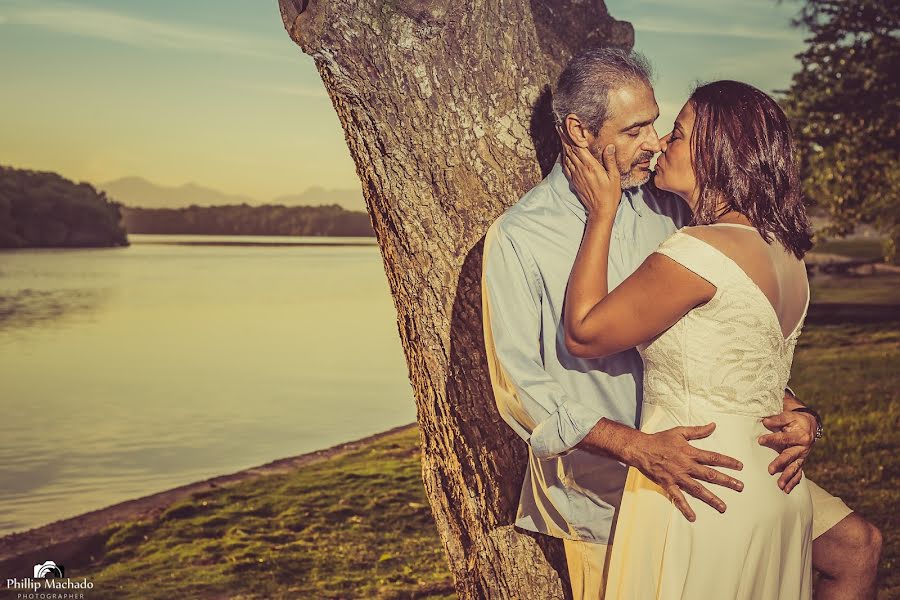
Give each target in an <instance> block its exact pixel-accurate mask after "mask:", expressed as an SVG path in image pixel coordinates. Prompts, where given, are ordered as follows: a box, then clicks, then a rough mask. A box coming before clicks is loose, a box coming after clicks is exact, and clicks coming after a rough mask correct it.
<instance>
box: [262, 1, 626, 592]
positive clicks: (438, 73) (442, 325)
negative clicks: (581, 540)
mask: <svg viewBox="0 0 900 600" xmlns="http://www.w3.org/2000/svg"><path fill="white" fill-rule="evenodd" d="M280 6H281V15H282V19H283V21H284V25H285V28H286V29H287V32H288V34H289V35H290V36H291V38H292V39H293V40H295V41H296V43H297V44H298V45H299V46H300V47H301V48H302V50H303V51H304V52H305V53H307V54H309V55H310V56H312V57H313V58H314V59H315V62H316V66H317V68H318V70H319V73H320V75H321V77H322V80H323V81H324V83H325V87H326V88H327V90H328V93H329V95H330V97H331V101H332V103H333V104H334V107H335V109H336V110H337V114H338V116H339V118H340V120H341V123H342V124H343V127H344V132H345V135H346V139H347V144H348V146H349V147H350V152H351V154H352V156H353V160H354V161H355V163H356V170H357V173H358V175H359V177H360V180H361V181H362V184H363V190H364V195H365V199H366V204H367V206H368V211H369V214H370V216H371V218H372V225H373V227H374V228H375V232H376V235H377V238H378V242H379V245H380V247H381V252H382V257H383V259H384V266H385V271H386V273H387V277H388V281H389V283H390V288H391V293H392V294H393V298H394V304H395V306H396V309H397V322H398V329H399V332H400V338H401V340H402V343H403V348H404V352H405V354H406V361H407V365H408V367H409V377H410V380H411V382H412V385H413V389H414V392H415V397H416V405H417V409H418V423H419V429H420V432H421V440H422V453H423V454H422V472H423V479H424V482H425V487H426V491H427V494H428V497H429V499H430V502H431V506H432V512H433V514H434V518H435V521H436V523H437V527H438V531H439V534H440V537H441V540H442V541H443V544H444V548H445V550H446V555H447V558H448V562H449V565H450V568H451V570H452V573H453V576H454V580H455V584H456V590H457V592H458V594H459V596H460V597H461V598H523V599H525V598H529V599H531V598H535V599H549V598H564V597H567V596H569V595H570V592H569V586H568V575H567V571H566V567H565V557H564V554H563V551H562V544H561V543H560V542H559V541H558V540H554V539H551V538H549V537H547V536H543V535H540V534H533V535H532V534H530V533H526V532H521V531H520V530H516V529H514V528H513V525H512V523H513V521H514V520H515V512H516V506H517V502H518V496H519V490H520V486H521V482H522V477H523V475H524V468H525V463H526V460H527V448H526V446H525V443H524V442H523V441H522V440H520V439H519V438H518V437H517V436H516V435H515V434H514V433H513V432H512V430H511V429H510V428H509V427H508V426H507V425H506V424H505V423H504V422H503V421H502V419H501V418H500V415H499V414H498V412H497V408H496V404H495V403H494V400H493V395H492V392H491V387H490V382H489V379H488V374H487V366H486V363H485V358H484V353H483V347H482V344H483V339H482V330H481V302H480V293H481V292H480V278H481V246H482V242H483V237H484V233H485V231H486V230H487V228H488V226H489V225H490V223H491V222H492V221H493V220H494V219H495V218H496V217H497V216H498V215H499V214H500V213H501V212H503V210H504V209H505V208H506V207H507V206H509V205H510V204H512V203H513V202H515V201H516V200H517V199H518V198H519V196H521V194H522V193H524V192H525V191H526V190H527V189H528V188H530V187H531V186H533V185H534V184H536V183H537V182H538V181H539V180H540V178H541V177H542V174H545V173H546V172H547V171H548V170H549V168H550V167H551V166H552V163H553V161H554V159H555V157H556V154H557V152H558V144H557V140H556V137H555V134H554V132H553V127H552V121H551V118H550V112H549V105H550V89H549V85H550V83H551V82H552V81H555V79H556V77H557V76H558V74H559V72H560V70H561V68H562V65H563V64H564V63H565V62H566V60H568V58H569V57H570V56H571V55H572V54H573V52H577V51H579V50H581V49H584V48H587V47H590V46H600V45H606V46H617V47H623V48H631V46H632V44H633V39H634V31H633V29H632V27H631V25H630V24H628V23H623V22H618V21H616V20H614V19H613V18H612V17H610V15H609V13H608V12H607V10H606V7H605V5H604V3H603V1H602V0H567V1H565V2H558V3H554V2H541V1H538V0H530V1H529V0H466V1H463V2H446V0H371V1H370V2H358V1H355V0H280Z"/></svg>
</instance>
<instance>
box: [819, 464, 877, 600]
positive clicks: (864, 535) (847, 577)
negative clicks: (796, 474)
mask: <svg viewBox="0 0 900 600" xmlns="http://www.w3.org/2000/svg"><path fill="white" fill-rule="evenodd" d="M807 485H808V486H809V491H810V494H811V496H812V501H813V538H814V539H813V544H812V550H813V553H812V554H813V555H812V562H813V568H814V569H815V570H816V571H818V572H819V574H820V578H819V580H818V582H817V583H816V599H817V600H832V599H838V598H839V599H841V600H869V599H870V598H874V597H875V575H876V573H877V572H878V561H879V558H880V556H881V532H880V531H879V530H878V528H877V527H875V526H874V525H872V524H871V523H869V522H868V521H866V520H865V519H863V518H862V517H860V516H859V515H858V514H856V513H854V512H852V511H851V510H850V509H849V508H848V507H847V505H846V504H844V502H843V501H842V500H841V499H840V498H837V497H835V496H832V495H831V494H829V493H828V492H826V491H825V490H823V489H822V488H820V487H819V486H818V485H816V484H815V483H813V482H812V481H810V480H809V479H807Z"/></svg>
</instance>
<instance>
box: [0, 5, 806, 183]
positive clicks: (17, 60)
mask: <svg viewBox="0 0 900 600" xmlns="http://www.w3.org/2000/svg"><path fill="white" fill-rule="evenodd" d="M606 4H607V7H608V9H609V11H610V13H611V14H612V15H613V16H614V17H616V18H617V19H620V20H626V21H630V22H631V23H632V24H633V25H634V27H635V30H636V40H635V48H636V49H637V50H639V51H641V52H643V53H644V54H645V55H646V56H647V57H648V58H649V59H650V61H651V63H652V64H653V66H654V71H655V74H656V78H655V81H654V85H655V89H656V97H657V101H658V102H659V104H660V109H661V115H660V121H659V122H658V123H657V130H658V131H659V133H660V134H664V133H666V132H668V130H669V128H670V126H671V122H672V121H673V120H674V118H675V115H676V114H677V113H678V111H679V109H680V107H681V105H682V103H683V102H684V100H685V98H686V97H687V94H688V93H689V91H690V88H691V86H692V85H693V84H695V83H696V82H697V81H709V80H713V79H721V78H731V79H740V80H742V81H746V82H748V83H751V84H753V85H756V86H757V87H759V88H761V89H763V90H765V91H772V90H776V89H782V88H784V87H786V86H787V84H788V83H789V81H790V76H791V74H792V73H793V72H794V71H795V70H796V67H797V62H796V60H795V59H794V55H795V54H796V53H798V52H800V51H801V50H802V49H803V32H802V31H799V30H795V29H792V28H791V27H790V26H789V20H790V18H791V17H792V16H793V15H794V14H795V13H796V12H797V10H799V8H800V4H799V3H797V2H796V1H791V0H788V1H785V2H783V3H779V2H778V0H677V2H676V1H671V0H669V1H666V0H607V2H606ZM0 76H2V89H0V164H2V165H8V166H14V167H17V168H26V169H35V170H46V171H55V172H57V173H60V174H61V175H62V176H64V177H67V178H69V179H72V180H74V181H89V182H91V183H95V184H99V183H103V182H106V181H110V180H113V179H117V178H119V177H125V176H139V177H143V178H145V179H148V180H150V181H152V182H154V183H156V184H159V185H166V186H178V185H183V184H186V183H195V184H198V185H202V186H206V187H211V188H215V189H218V190H221V191H223V192H227V193H234V194H246V195H249V196H251V197H253V198H256V199H258V200H260V201H268V200H271V199H272V198H275V197H277V196H279V195H282V194H295V193H299V192H302V191H303V190H305V189H307V188H309V187H312V186H321V187H324V188H328V189H359V182H358V179H357V177H356V172H355V169H354V166H353V162H352V160H351V159H350V154H349V151H348V150H347V147H346V144H345V142H344V135H343V131H342V130H341V126H340V122H339V121H338V119H337V116H336V115H335V112H334V109H333V107H332V106H331V102H330V101H329V99H328V96H327V94H326V93H325V89H324V87H323V85H322V83H321V81H320V79H319V76H318V73H317V71H316V69H315V65H314V64H313V61H312V59H311V58H309V57H307V56H306V55H304V54H303V53H302V52H301V51H300V49H299V47H297V46H296V45H295V44H294V42H293V41H292V40H291V39H290V38H289V37H288V35H287V33H286V32H285V30H284V27H283V25H282V22H281V16H280V14H279V11H278V2H277V0H190V1H188V2H185V1H184V0H154V2H138V1H136V0H80V1H68V2H60V1H57V0H40V1H39V0H0Z"/></svg>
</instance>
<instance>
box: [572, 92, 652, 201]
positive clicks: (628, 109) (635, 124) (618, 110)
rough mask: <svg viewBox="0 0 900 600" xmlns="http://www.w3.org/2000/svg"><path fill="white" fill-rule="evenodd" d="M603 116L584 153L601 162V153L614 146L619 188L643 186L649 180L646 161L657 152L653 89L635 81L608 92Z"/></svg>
mask: <svg viewBox="0 0 900 600" xmlns="http://www.w3.org/2000/svg"><path fill="white" fill-rule="evenodd" d="M607 114H608V117H607V119H606V122H605V123H604V124H603V127H601V128H600V131H599V132H598V134H597V136H596V137H593V139H590V138H589V139H588V149H589V150H590V151H591V154H593V155H594V156H595V157H596V158H597V160H600V161H601V162H602V153H603V149H604V148H606V147H607V146H608V145H609V144H615V146H616V162H618V164H619V173H620V174H621V175H622V187H623V188H625V189H628V188H633V187H637V186H639V185H643V184H644V183H646V182H647V180H648V179H650V159H651V158H653V155H654V154H656V153H657V152H659V136H658V135H656V129H654V127H653V122H654V121H656V119H657V118H658V117H659V106H658V105H657V104H656V98H655V97H654V96H653V88H651V87H650V86H649V85H647V84H646V83H643V82H640V81H636V82H632V83H629V84H627V85H626V86H624V87H620V88H617V89H614V90H612V91H611V92H610V93H609V110H608V113H607Z"/></svg>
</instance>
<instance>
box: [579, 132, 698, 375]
mask: <svg viewBox="0 0 900 600" xmlns="http://www.w3.org/2000/svg"><path fill="white" fill-rule="evenodd" d="M561 138H562V140H563V151H564V156H563V166H564V168H565V171H566V175H567V176H568V177H569V180H570V181H571V182H572V185H573V187H574V188H575V190H576V191H577V193H578V198H579V200H580V201H581V203H582V204H584V206H585V208H586V209H587V211H588V219H587V225H586V227H585V231H584V237H583V238H582V240H581V247H580V248H579V250H578V255H577V256H576V257H575V263H574V265H573V266H572V272H571V274H570V275H569V284H568V287H567V289H566V300H565V306H564V309H563V326H564V331H565V343H566V348H567V349H568V350H569V352H570V353H571V354H573V355H574V356H580V357H583V358H593V357H599V356H607V355H610V354H615V353H616V352H621V351H623V350H627V349H628V348H632V347H634V346H636V345H637V344H639V343H641V342H645V341H647V340H649V339H651V338H653V337H654V336H655V335H657V334H659V333H660V332H662V331H665V330H666V329H668V328H669V327H671V326H672V325H673V324H674V323H675V322H677V321H678V319H680V318H681V317H682V316H684V314H685V313H687V312H688V311H689V310H691V309H692V308H694V307H695V306H697V305H698V304H702V303H704V302H706V301H708V300H709V299H710V298H712V297H713V295H714V294H715V292H716V288H715V286H714V285H712V284H711V283H709V282H708V281H707V280H705V279H703V278H702V277H700V276H699V275H697V274H696V273H694V272H693V271H691V270H689V269H687V268H686V267H684V266H682V265H681V264H679V263H677V262H676V261H674V260H672V259H671V258H669V257H667V256H664V255H662V254H657V253H654V254H651V255H650V257H649V258H648V259H647V260H645V261H644V263H643V264H642V265H641V266H640V267H639V268H638V270H637V271H636V272H635V273H634V274H633V275H631V277H629V278H628V279H626V280H625V281H624V282H623V283H622V284H621V285H619V286H618V287H616V289H615V290H613V292H612V293H609V282H608V263H609V245H610V239H611V237H612V228H613V222H614V220H615V214H616V210H617V208H618V205H619V201H620V199H621V195H622V191H621V187H620V185H621V184H620V180H619V171H618V168H617V166H616V162H615V152H614V150H613V151H610V148H614V147H612V146H610V147H609V148H607V149H606V150H605V151H604V154H603V161H604V164H603V165H601V164H600V163H599V162H598V161H597V159H595V158H594V157H593V155H591V153H590V152H589V151H587V150H586V149H583V148H579V147H577V146H574V145H571V144H569V143H567V140H566V139H565V137H564V136H563V135H562V134H561Z"/></svg>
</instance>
